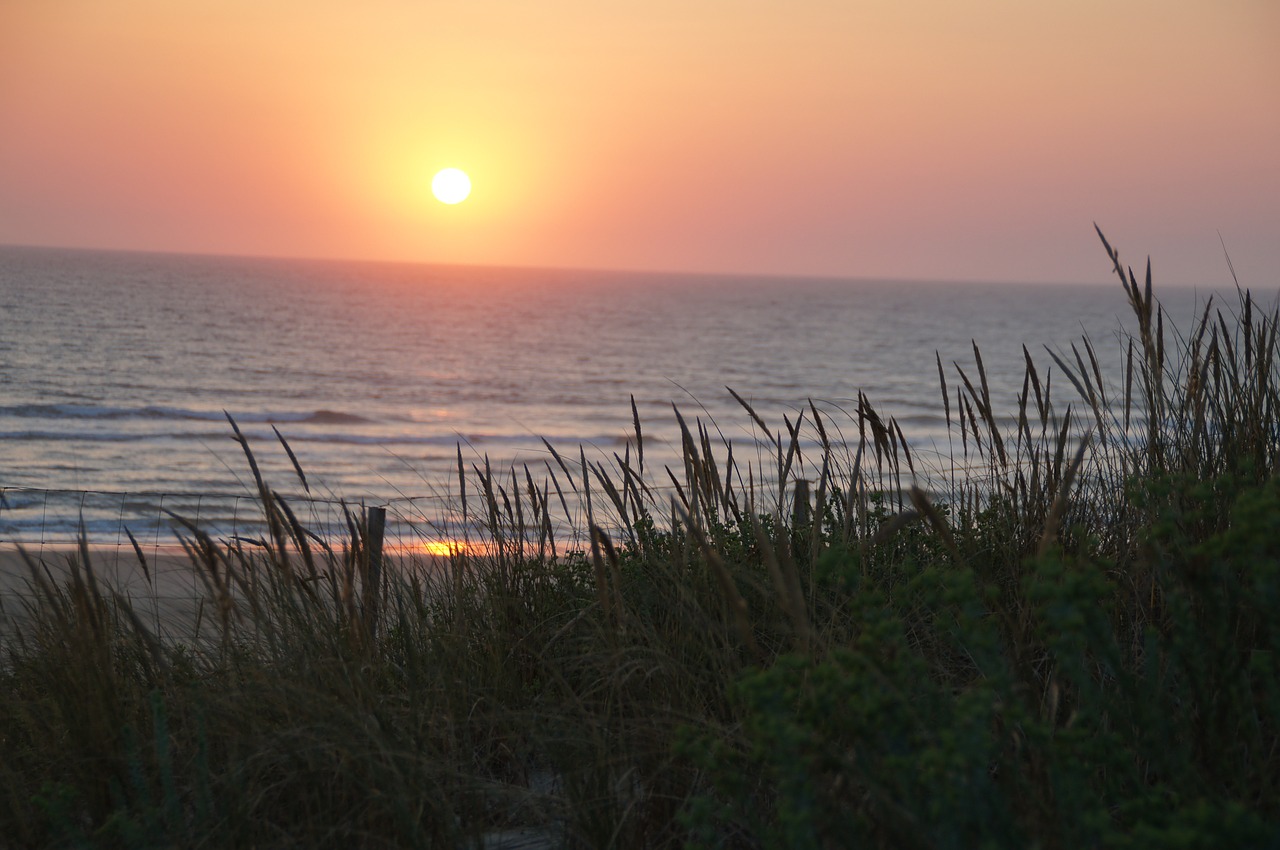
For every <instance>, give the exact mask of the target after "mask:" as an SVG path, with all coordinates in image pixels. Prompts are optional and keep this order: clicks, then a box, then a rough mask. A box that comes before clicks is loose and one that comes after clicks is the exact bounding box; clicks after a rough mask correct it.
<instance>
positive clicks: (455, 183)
mask: <svg viewBox="0 0 1280 850" xmlns="http://www.w3.org/2000/svg"><path fill="white" fill-rule="evenodd" d="M431 193H432V194H433V195H435V196H436V200H438V201H440V202H441V203H443V204H460V203H462V202H463V201H465V200H466V199H467V195H470V194H471V178H470V177H468V176H467V173H466V172H465V171H463V170H462V169H460V168H445V169H443V170H441V171H439V172H437V173H436V176H435V177H433V178H431Z"/></svg>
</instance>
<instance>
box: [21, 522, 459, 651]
mask: <svg viewBox="0 0 1280 850" xmlns="http://www.w3.org/2000/svg"><path fill="white" fill-rule="evenodd" d="M24 550H25V552H26V557H24V556H23V553H22V551H20V550H19V548H18V547H17V546H16V545H14V544H0V635H4V634H10V633H12V631H13V630H14V628H15V627H18V626H20V625H21V624H22V623H24V622H25V621H26V620H27V619H28V618H29V610H28V609H29V606H30V605H31V603H32V602H33V601H34V600H35V599H37V598H38V590H37V586H36V582H35V580H34V579H33V577H32V572H31V566H30V565H29V564H28V559H30V561H31V562H32V563H34V564H35V566H36V568H37V569H38V570H39V572H40V575H41V576H42V577H43V578H44V579H45V580H46V581H47V582H51V583H52V584H54V585H56V586H66V585H67V583H68V582H70V581H71V579H72V563H73V562H75V563H76V564H79V562H80V559H81V555H80V551H79V549H78V548H77V547H75V546H69V545H56V546H50V545H44V546H40V545H34V546H27V547H24ZM88 554H89V563H90V565H91V567H92V573H93V577H94V580H95V581H96V583H97V584H98V586H99V588H100V590H101V591H102V592H103V594H104V596H108V598H110V594H111V591H115V592H116V593H119V594H120V595H121V596H123V597H124V598H126V599H127V600H128V601H129V604H130V606H131V607H132V608H133V611H134V613H135V614H136V615H137V617H138V619H139V620H141V622H142V623H143V624H144V625H145V626H146V627H147V628H148V629H149V630H150V631H152V633H153V634H156V635H158V636H160V637H162V638H164V639H166V640H173V641H180V642H192V643H194V642H200V641H203V640H207V639H209V638H210V637H212V636H213V635H214V632H215V629H214V626H215V622H214V621H215V619H216V613H215V606H214V605H213V604H211V603H212V600H211V598H210V594H209V591H208V588H207V586H206V583H205V580H204V579H203V578H202V577H201V575H200V574H199V572H198V571H197V570H196V569H194V568H193V567H192V564H191V561H190V559H189V557H188V556H187V554H186V553H185V552H184V551H183V550H182V549H181V548H180V547H177V546H171V547H147V548H145V549H144V550H143V558H144V559H145V562H146V566H145V568H144V566H143V564H142V563H141V562H140V561H139V558H138V555H137V553H136V552H135V551H134V550H133V549H132V547H127V546H126V547H114V546H90V547H89V550H88ZM299 566H300V562H299ZM384 567H385V569H387V570H391V571H396V572H399V573H401V574H408V573H411V572H412V573H417V574H419V575H426V576H431V577H434V578H436V579H438V578H440V577H441V576H443V575H444V574H445V573H446V572H447V569H448V559H447V558H444V557H439V556H433V555H429V554H423V553H421V552H403V551H391V552H388V553H386V554H385V555H384ZM356 586H357V588H358V587H359V581H358V579H357V582H356Z"/></svg>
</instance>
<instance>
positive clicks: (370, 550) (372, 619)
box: [362, 507, 387, 638]
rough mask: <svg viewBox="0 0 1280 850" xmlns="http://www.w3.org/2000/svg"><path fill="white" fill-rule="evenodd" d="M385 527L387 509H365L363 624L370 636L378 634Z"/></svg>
mask: <svg viewBox="0 0 1280 850" xmlns="http://www.w3.org/2000/svg"><path fill="white" fill-rule="evenodd" d="M386 528H387V509H386V508H383V507H373V508H366V509H365V556H366V558H367V561H366V563H365V569H364V577H363V582H362V583H363V585H364V586H363V588H362V591H363V593H362V596H363V601H364V625H365V629H366V630H367V632H368V635H369V637H370V638H374V637H376V636H377V634H378V615H379V613H380V611H379V607H380V603H381V601H382V600H381V596H382V539H383V536H384V534H385V532H386Z"/></svg>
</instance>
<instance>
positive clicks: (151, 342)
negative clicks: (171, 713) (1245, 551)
mask: <svg viewBox="0 0 1280 850" xmlns="http://www.w3.org/2000/svg"><path fill="white" fill-rule="evenodd" d="M1098 255H1099V262H1098V274H1097V279H1096V280H1093V281H1089V282H1084V283H1080V284H1058V285H1017V284H1008V283H974V282H924V281H920V282H915V281H912V282H907V281H888V280H835V279H815V278H783V277H745V276H718V275H684V274H652V273H632V272H601V271H583V270H551V269H515V268H481V267H455V266H435V265H411V264H377V263H355V262H328V261H307V260H283V259H248V258H229V257H209V256H176V255H162V254H143V253H109V252H93V251H69V250H54V249H36V248H13V247H7V248H0V494H2V495H3V500H2V501H0V542H11V541H27V542H32V541H39V542H49V541H53V540H65V539H73V538H74V535H75V534H76V533H77V530H78V528H79V527H80V524H81V523H83V524H84V527H85V529H86V531H87V532H88V533H89V534H90V536H91V537H95V538H100V539H101V538H105V539H119V537H120V535H121V533H122V529H123V528H124V527H129V528H130V531H131V532H134V533H137V534H138V535H140V536H144V537H147V538H150V539H158V538H159V537H161V536H164V535H167V534H170V533H171V532H172V528H171V524H172V519H171V517H170V516H169V514H167V513H166V511H170V510H171V511H174V512H176V513H179V514H181V515H183V516H196V517H198V518H199V519H200V520H201V521H202V522H208V523H210V524H212V525H213V526H214V527H219V528H220V527H223V526H226V524H227V523H229V522H230V523H234V521H235V520H236V518H237V517H238V516H240V515H241V513H244V514H251V513H252V507H251V501H252V498H253V497H254V494H255V489H254V485H253V479H252V476H251V474H250V473H249V467H248V464H247V461H246V459H245V457H244V454H243V453H242V450H241V447H240V445H239V444H238V443H237V442H236V441H235V440H233V439H231V437H232V435H233V433H232V428H231V425H230V424H229V422H228V419H227V417H228V415H229V416H230V417H231V418H233V419H234V420H235V421H236V423H238V425H239V427H240V428H241V430H242V432H243V433H244V435H245V437H246V439H247V440H248V442H249V444H250V446H251V447H252V448H253V450H254V452H255V455H256V457H257V460H258V462H259V463H260V464H261V466H262V469H263V472H264V475H265V476H266V477H267V479H268V481H269V482H270V483H271V484H272V486H273V487H275V488H277V489H278V490H280V491H281V492H282V493H285V494H290V495H291V496H294V497H297V498H302V497H303V496H308V497H310V498H314V499H320V500H333V501H335V502H337V501H341V502H344V503H346V504H348V505H361V504H364V505H370V504H374V505H376V504H408V505H414V506H417V509H419V510H421V506H422V505H425V504H433V503H435V504H443V503H446V502H448V501H449V500H451V499H453V498H455V496H456V494H457V490H458V482H457V477H458V463H459V456H461V458H462V463H463V466H464V467H465V468H467V469H468V470H470V469H471V468H472V467H475V468H480V469H483V468H484V465H485V463H486V462H487V463H488V464H489V467H490V469H494V470H509V469H510V468H511V467H512V465H515V466H516V468H517V469H519V470H520V471H521V480H523V470H524V468H525V467H526V466H527V467H528V468H529V469H530V470H531V471H532V474H533V475H534V476H535V477H537V476H540V475H542V476H545V474H546V467H547V466H548V465H552V464H556V463H557V461H556V460H555V459H554V458H553V457H552V454H551V452H550V451H549V450H548V449H547V447H546V444H545V443H544V442H543V440H544V439H545V441H546V442H549V443H550V444H551V445H552V446H553V447H554V448H555V449H556V450H557V451H558V452H559V453H560V455H561V456H562V457H563V458H565V459H576V458H578V457H580V456H581V455H580V452H581V454H582V455H585V457H586V458H587V459H588V461H600V460H604V461H609V460H611V459H613V458H614V455H615V453H616V454H617V456H618V457H629V456H630V455H629V454H628V453H629V452H634V445H632V447H630V448H629V447H628V440H631V441H632V443H633V444H634V439H633V438H634V426H633V418H632V407H631V404H632V399H633V398H634V401H635V406H636V410H637V412H638V414H639V418H640V421H641V427H642V431H643V433H644V437H645V453H646V458H645V460H646V464H647V467H648V468H649V469H650V470H657V471H660V470H661V469H662V466H663V465H666V464H673V463H675V459H676V458H677V457H678V456H679V446H680V437H679V430H678V425H677V421H676V417H675V414H674V412H673V406H674V407H676V408H679V410H680V411H681V412H682V414H683V415H684V416H685V418H686V420H687V421H689V422H690V423H691V424H692V423H693V422H694V420H695V419H697V420H701V421H702V422H703V423H704V424H705V425H707V426H708V427H709V428H710V429H711V432H712V433H713V434H716V435H717V438H718V439H724V440H727V441H729V442H732V443H733V444H734V445H735V453H736V456H737V457H738V458H739V459H747V460H748V461H751V460H752V459H753V458H756V457H760V449H759V437H760V432H759V430H758V428H756V427H754V425H753V422H752V420H751V418H750V416H748V415H747V413H746V412H745V411H744V410H743V408H742V407H741V406H740V405H739V404H738V402H737V401H736V400H734V398H733V397H732V395H731V394H730V393H729V392H728V390H727V389H726V388H732V389H733V390H735V391H736V392H737V393H738V394H739V395H740V396H742V397H743V398H744V399H746V400H747V401H748V402H749V403H750V404H751V405H752V406H753V407H754V408H755V410H756V411H757V412H758V413H759V414H760V415H761V417H763V419H764V420H765V422H766V424H768V425H769V426H770V428H772V429H775V430H777V431H782V432H785V426H784V425H783V419H784V417H786V418H788V419H789V420H790V421H793V422H794V421H795V418H796V416H797V414H798V411H800V410H801V409H802V408H807V407H808V406H809V405H810V403H812V404H813V406H814V407H816V408H817V409H818V410H819V411H821V412H822V413H824V414H825V415H826V416H828V417H829V421H830V422H831V423H833V424H834V425H835V427H836V428H839V426H840V425H841V424H843V425H845V426H846V427H847V426H848V425H849V424H850V422H851V420H850V418H849V413H850V412H851V411H852V410H853V409H854V407H855V406H856V404H857V399H858V397H859V394H860V393H862V394H865V395H866V397H867V398H868V399H869V400H870V401H871V403H872V404H873V405H874V406H875V407H876V409H877V410H878V411H879V412H880V414H881V415H882V416H885V417H888V416H893V417H895V419H896V420H897V422H898V424H899V425H900V427H901V428H902V431H903V434H904V435H905V436H906V438H907V439H908V441H909V442H910V444H911V445H912V447H913V448H914V449H915V450H916V452H917V455H918V456H920V457H928V456H930V455H931V453H935V452H937V453H942V454H945V453H946V451H947V446H948V435H947V431H946V421H945V418H944V416H943V407H942V398H941V395H940V389H939V381H938V372H937V366H936V362H935V352H936V356H938V357H940V358H941V360H942V363H943V364H944V366H945V367H946V370H947V373H948V381H949V382H950V385H951V386H952V387H953V391H954V386H955V385H956V384H957V383H958V378H957V374H956V372H955V368H954V366H953V365H952V364H953V363H958V364H960V365H961V366H962V367H963V368H965V369H966V371H968V372H969V373H970V374H971V375H972V374H974V371H973V369H972V364H973V360H974V356H973V344H974V343H975V342H976V344H977V345H978V347H979V348H980V350H981V352H982V357H983V361H984V364H985V367H986V369H987V373H988V377H989V379H990V382H991V390H992V395H993V398H994V399H995V407H996V409H997V411H1001V410H1003V411H1007V412H1009V413H1012V412H1013V411H1014V410H1015V409H1016V403H1017V395H1018V392H1019V390H1020V389H1021V379H1022V370H1023V353H1022V348H1023V346H1026V347H1027V349H1028V350H1029V351H1030V352H1031V354H1032V356H1033V357H1034V359H1035V360H1036V362H1037V364H1038V365H1039V367H1040V368H1041V370H1042V371H1045V370H1052V371H1054V372H1057V371H1058V370H1057V369H1056V367H1053V365H1052V361H1051V359H1050V357H1049V355H1048V353H1047V352H1046V346H1047V347H1049V348H1051V349H1054V350H1057V351H1065V352H1069V351H1070V346H1071V344H1072V343H1073V342H1078V341H1079V339H1080V337H1081V336H1082V335H1085V334H1087V335H1088V336H1089V337H1090V339H1091V340H1092V342H1093V344H1094V347H1095V348H1096V350H1097V351H1098V354H1099V356H1100V358H1101V359H1102V361H1103V362H1104V363H1105V364H1108V366H1109V367H1111V368H1113V369H1115V370H1118V369H1119V367H1120V364H1121V362H1122V344H1121V338H1122V334H1123V332H1125V331H1127V330H1134V329H1135V323H1134V321H1133V319H1132V316H1131V315H1130V314H1129V308H1128V305H1127V303H1126V300H1125V296H1124V292H1123V290H1122V289H1121V287H1120V285H1119V283H1118V281H1117V279H1116V278H1114V277H1113V276H1112V274H1111V272H1110V269H1109V268H1108V262H1107V261H1106V257H1105V254H1104V253H1103V252H1102V250H1101V248H1099V251H1098ZM1224 278H1225V281H1226V283H1227V284H1228V286H1229V284H1230V279H1229V276H1227V275H1226V274H1225V270H1224ZM1214 283H1216V284H1217V285H1218V286H1219V287H1221V285H1222V283H1223V281H1217V282H1214ZM1209 291H1210V288H1209V287H1206V288H1205V289H1202V290H1194V289H1160V288H1159V287H1158V281H1157V294H1158V295H1159V297H1160V298H1161V300H1162V302H1163V303H1164V305H1165V308H1166V310H1167V312H1168V314H1169V315H1170V316H1171V317H1172V318H1173V320H1174V322H1175V323H1176V324H1177V325H1178V326H1179V327H1181V328H1183V329H1186V328H1189V327H1190V326H1191V325H1192V322H1193V317H1194V314H1195V311H1196V309H1197V305H1202V304H1203V302H1204V299H1205V298H1206V297H1207V295H1208V294H1209ZM1233 302H1234V293H1230V295H1229V297H1228V298H1227V301H1226V303H1227V305H1228V306H1230V305H1231V304H1232V303H1233ZM1113 374H1115V372H1113ZM1068 389H1069V388H1068V385H1067V382H1066V381H1065V380H1063V381H1061V385H1060V386H1058V387H1057V388H1056V392H1057V393H1058V398H1059V399H1060V400H1066V399H1067V398H1068V393H1067V391H1068ZM277 431H278V433H279V435H280V436H282V437H283V438H284V439H285V440H286V441H287V442H288V444H289V446H290V447H291V448H292V450H293V452H294V454H295V455H296V458H297V461H298V463H299V465H300V466H301V467H302V469H303V470H304V472H305V474H306V492H304V488H303V485H302V481H301V480H300V479H299V477H298V476H297V475H296V473H295V471H294V468H293V465H292V462H291V461H290V459H289V458H288V455H287V454H286V452H285V450H284V448H283V446H282V444H281V442H280V441H279V439H278V438H277V433H276V432H277ZM846 436H848V435H846ZM855 439H856V436H855Z"/></svg>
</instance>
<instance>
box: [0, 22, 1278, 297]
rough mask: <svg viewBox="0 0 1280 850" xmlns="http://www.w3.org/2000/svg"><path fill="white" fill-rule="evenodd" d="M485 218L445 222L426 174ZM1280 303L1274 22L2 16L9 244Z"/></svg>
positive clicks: (1, 183) (0, 155) (453, 214)
mask: <svg viewBox="0 0 1280 850" xmlns="http://www.w3.org/2000/svg"><path fill="white" fill-rule="evenodd" d="M449 165H453V166H457V167H460V168H463V169H465V170H467V171H468V172H469V173H470V175H471V178H472V181H473V184H474V192H473V195H472V197H471V198H470V199H469V200H468V201H466V202H465V203H463V204H459V205H457V206H454V207H447V206H444V205H442V204H439V203H437V202H436V201H434V200H433V199H432V198H431V194H430V188H429V184H430V178H431V175H432V174H433V173H434V172H435V171H436V170H437V169H439V168H442V167H445V166H449ZM1095 220H1096V221H1098V222H1099V223H1100V224H1101V225H1102V226H1103V228H1104V229H1105V230H1106V231H1107V232H1108V235H1110V236H1111V237H1112V239H1113V242H1114V243H1116V244H1118V246H1119V247H1120V248H1121V251H1122V253H1123V254H1125V255H1126V256H1127V257H1128V259H1130V260H1131V261H1134V262H1135V263H1136V262H1137V261H1139V260H1141V259H1142V257H1143V255H1145V254H1147V253H1150V254H1152V255H1153V259H1154V263H1155V267H1156V271H1157V274H1158V276H1159V278H1160V279H1162V280H1165V281H1168V282H1177V283H1197V282H1199V283H1213V284H1221V283H1223V282H1225V281H1227V280H1229V278H1228V277H1227V272H1226V268H1225V263H1224V261H1223V260H1222V251H1221V247H1220V246H1219V243H1218V233H1219V232H1221V234H1222V238H1223V239H1224V240H1225V242H1226V245H1227V247H1228V249H1229V250H1230V252H1231V256H1232V259H1233V261H1234V263H1235V266H1236V269H1237V271H1238V272H1239V273H1240V275H1241V277H1242V282H1244V283H1246V284H1250V285H1254V286H1258V287H1264V286H1274V285H1275V284H1276V283H1277V279H1276V271H1277V270H1278V269H1280V3H1276V2H1274V0H1196V1H1195V2H1193V0H1150V1H1149V2H1148V0H1070V2H1067V0H1063V2H1027V0H981V2H957V0H845V2H834V1H833V0H828V1H827V2H818V1H817V0H797V2H793V3H781V2H763V0H681V2H676V1H675V0H671V1H670V2H668V0H647V2H644V3H626V4H624V3H614V2H598V0H593V2H580V1H579V0H539V2H537V3H533V2H528V0H520V2H516V1H515V0H507V2H493V1H492V0H469V2H440V1H439V0H436V2H432V1H431V0H366V2H362V3H358V4H357V3H339V2H336V0H305V2H304V1H303V0H270V2H263V0H109V2H100V0H0V244H42V245H65V246H84V247H105V248H129V249H148V250H165V251H194V252H214V253H239V254H272V255H286V256H324V257H350V258H370V259H393V260H421V261H432V262H464V263H494V264H514V265H542V266H547V265H550V266H580V267H604V268H632V269H667V270H692V271H738V272H752V273H809V274H832V275H849V276H891V277H907V278H912V277H917V278H958V279H995V280H1081V281H1103V280H1105V279H1106V272H1107V269H1106V263H1105V258H1104V256H1103V254H1102V251H1101V248H1100V247H1099V246H1098V245H1097V243H1096V237H1095V236H1094V235H1093V233H1092V224H1091V223H1092V222H1093V221H1095Z"/></svg>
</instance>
